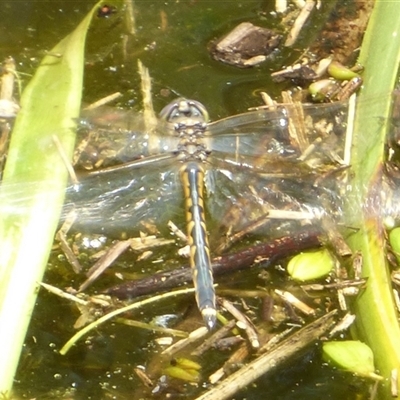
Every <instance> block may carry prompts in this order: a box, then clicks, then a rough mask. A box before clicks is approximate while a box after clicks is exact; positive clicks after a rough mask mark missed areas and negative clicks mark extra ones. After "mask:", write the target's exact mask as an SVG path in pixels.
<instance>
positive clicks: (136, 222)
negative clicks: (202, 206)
mask: <svg viewBox="0 0 400 400" xmlns="http://www.w3.org/2000/svg"><path fill="white" fill-rule="evenodd" d="M178 167H179V165H178V166H177V165H176V160H175V157H174V156H173V155H171V154H167V155H165V156H164V157H158V156H157V157H149V158H145V159H143V160H138V161H136V162H131V163H129V164H128V165H125V166H124V168H115V169H109V170H107V171H103V172H102V173H100V174H96V173H95V174H91V175H88V176H86V177H84V179H82V180H81V182H80V184H79V186H78V187H77V188H76V187H71V188H69V190H68V193H67V196H66V203H65V207H66V210H67V209H68V208H70V207H74V208H75V209H76V211H77V212H78V220H77V223H76V225H75V227H77V228H79V229H81V230H83V231H85V232H92V233H104V234H107V235H112V236H120V235H121V233H126V234H137V233H138V231H139V230H140V227H141V226H142V225H141V223H143V222H150V221H154V222H155V223H156V224H157V228H161V229H162V228H163V227H165V226H166V224H167V222H168V219H171V218H174V217H176V216H177V215H178V216H180V215H182V211H181V210H182V208H183V195H182V190H181V186H180V182H179V174H178V171H177V169H178ZM142 229H143V226H142Z"/></svg>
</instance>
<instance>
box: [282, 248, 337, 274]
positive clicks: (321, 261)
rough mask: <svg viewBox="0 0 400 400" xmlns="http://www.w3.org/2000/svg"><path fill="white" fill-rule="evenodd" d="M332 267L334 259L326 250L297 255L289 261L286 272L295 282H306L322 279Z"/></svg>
mask: <svg viewBox="0 0 400 400" xmlns="http://www.w3.org/2000/svg"><path fill="white" fill-rule="evenodd" d="M333 267H334V259H333V258H332V256H331V254H330V253H329V251H328V250H326V249H323V250H317V251H308V252H304V253H300V254H297V255H296V256H294V257H293V258H291V259H290V261H289V263H288V266H287V271H288V274H289V275H290V277H291V278H292V279H294V280H296V281H302V282H307V281H311V280H313V279H319V278H323V277H324V276H326V275H328V274H329V273H330V272H331V271H332V269H333Z"/></svg>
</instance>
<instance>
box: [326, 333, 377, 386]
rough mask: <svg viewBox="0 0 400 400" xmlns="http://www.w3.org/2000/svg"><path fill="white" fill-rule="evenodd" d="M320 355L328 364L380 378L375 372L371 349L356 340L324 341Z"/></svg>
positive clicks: (364, 375)
mask: <svg viewBox="0 0 400 400" xmlns="http://www.w3.org/2000/svg"><path fill="white" fill-rule="evenodd" d="M322 357H323V359H324V360H325V361H326V362H328V363H329V364H332V365H334V366H335V367H338V368H340V369H344V370H345V371H349V372H353V373H354V374H357V375H359V376H362V377H366V378H372V379H377V380H382V379H383V378H382V377H381V376H379V375H377V374H375V372H374V371H375V366H374V355H373V353H372V350H371V349H370V348H369V347H368V346H367V345H366V344H365V343H362V342H360V341H357V340H347V341H339V342H325V343H323V345H322Z"/></svg>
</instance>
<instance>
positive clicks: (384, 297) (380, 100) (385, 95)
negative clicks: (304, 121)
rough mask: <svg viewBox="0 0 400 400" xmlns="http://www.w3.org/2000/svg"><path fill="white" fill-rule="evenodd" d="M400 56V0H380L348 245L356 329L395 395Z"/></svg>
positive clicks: (386, 390)
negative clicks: (388, 223)
mask: <svg viewBox="0 0 400 400" xmlns="http://www.w3.org/2000/svg"><path fill="white" fill-rule="evenodd" d="M399 61H400V3H399V2H391V1H390V2H387V1H376V4H375V7H374V10H373V14H372V16H371V19H370V21H369V24H368V28H367V31H366V34H365V38H364V41H363V44H362V50H361V54H360V62H361V64H362V65H363V66H364V67H365V73H364V76H363V78H364V88H363V90H362V91H361V94H360V97H359V106H358V108H357V112H356V119H355V124H354V126H355V136H354V144H353V148H352V154H351V165H352V167H351V169H352V173H353V175H354V179H353V180H352V182H351V187H352V189H351V193H350V195H349V199H348V206H347V219H346V225H347V226H349V227H352V228H353V229H355V230H354V231H353V232H351V233H350V237H349V245H350V246H351V248H352V250H353V252H360V253H361V254H362V260H363V272H362V275H363V276H362V277H363V278H365V279H367V284H366V288H365V290H363V291H362V292H361V294H360V295H359V296H358V298H357V300H356V301H355V304H354V307H353V310H354V312H355V313H356V324H355V326H356V329H355V330H354V333H355V335H356V336H357V337H358V338H360V339H361V340H362V341H364V342H366V343H367V344H368V345H369V346H370V347H371V348H372V350H373V353H374V357H375V363H376V367H377V369H378V371H379V374H380V375H382V376H384V378H385V383H384V384H383V386H382V388H381V389H382V390H381V394H380V396H379V398H380V399H389V398H391V399H393V396H392V394H391V392H390V387H389V381H390V375H391V371H392V370H394V369H397V370H398V371H400V329H399V324H398V320H397V319H398V315H397V311H396V308H395V304H394V301H393V294H392V286H391V281H390V273H389V269H388V262H387V256H386V252H385V232H384V227H383V205H382V204H381V202H382V182H383V181H382V178H383V163H384V145H385V140H386V132H387V125H388V123H389V122H388V118H389V112H390V106H391V98H390V95H389V93H390V92H391V91H392V89H393V86H394V82H395V78H396V74H397V67H398V64H399ZM371 98H373V99H374V100H373V101H371V100H370V99H371ZM367 99H369V100H367ZM397 386H398V389H400V386H399V384H397ZM396 398H399V397H396Z"/></svg>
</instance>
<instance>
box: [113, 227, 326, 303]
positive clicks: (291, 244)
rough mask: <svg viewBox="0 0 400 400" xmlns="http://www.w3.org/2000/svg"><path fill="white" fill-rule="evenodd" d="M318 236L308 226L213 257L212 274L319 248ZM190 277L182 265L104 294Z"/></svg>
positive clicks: (139, 292) (127, 293)
mask: <svg viewBox="0 0 400 400" xmlns="http://www.w3.org/2000/svg"><path fill="white" fill-rule="evenodd" d="M320 237H321V232H320V231H318V230H315V229H310V228H308V229H306V230H303V231H299V232H298V233H296V234H294V235H292V236H284V237H281V238H279V239H275V240H273V241H271V242H268V243H262V244H259V245H255V246H252V247H250V248H248V249H245V250H242V251H239V252H236V253H233V254H229V255H223V256H219V257H216V258H214V259H213V261H212V267H213V273H214V276H216V277H217V276H220V275H224V274H227V273H229V274H230V273H232V272H234V271H240V270H243V269H247V268H251V267H252V266H253V264H254V262H255V261H256V260H257V259H258V258H263V259H268V264H269V265H270V264H272V263H273V262H275V261H277V260H280V259H283V258H286V257H289V256H291V255H294V254H296V253H298V252H300V251H304V250H306V249H312V248H317V247H320V246H321V239H320ZM264 266H265V263H264ZM191 280H192V271H191V268H190V267H189V266H186V267H184V268H179V269H175V270H171V271H166V272H160V273H157V274H154V275H152V276H149V277H146V278H143V279H139V280H134V281H128V282H124V283H122V284H120V285H116V286H113V287H111V288H109V289H107V290H105V293H107V294H109V295H113V296H116V297H118V298H120V299H127V298H135V297H138V296H143V295H148V294H152V293H156V292H159V291H165V290H169V289H172V288H175V287H177V286H179V285H181V284H183V283H186V282H190V281H191Z"/></svg>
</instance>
